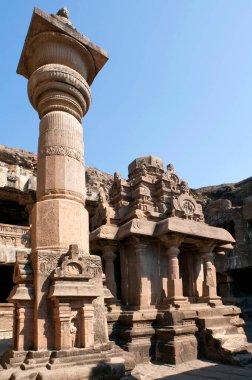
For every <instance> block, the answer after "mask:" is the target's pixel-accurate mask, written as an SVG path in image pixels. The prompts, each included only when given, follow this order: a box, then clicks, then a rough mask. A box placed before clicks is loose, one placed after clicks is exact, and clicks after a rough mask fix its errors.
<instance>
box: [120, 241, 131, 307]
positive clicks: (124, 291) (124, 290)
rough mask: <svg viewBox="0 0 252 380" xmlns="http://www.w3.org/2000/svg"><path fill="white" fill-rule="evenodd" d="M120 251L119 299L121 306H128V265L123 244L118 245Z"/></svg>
mask: <svg viewBox="0 0 252 380" xmlns="http://www.w3.org/2000/svg"><path fill="white" fill-rule="evenodd" d="M119 251H120V266H121V276H122V278H121V299H122V305H124V306H128V304H129V283H128V280H129V263H128V252H127V249H126V247H125V246H124V245H123V244H120V245H119Z"/></svg>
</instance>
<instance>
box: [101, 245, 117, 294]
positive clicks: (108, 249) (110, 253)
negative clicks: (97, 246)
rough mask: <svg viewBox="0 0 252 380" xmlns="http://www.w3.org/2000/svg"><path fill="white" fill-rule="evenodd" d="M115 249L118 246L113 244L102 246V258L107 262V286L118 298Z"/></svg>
mask: <svg viewBox="0 0 252 380" xmlns="http://www.w3.org/2000/svg"><path fill="white" fill-rule="evenodd" d="M115 249H116V245H112V244H108V245H104V246H102V258H103V259H104V262H105V275H106V285H107V287H108V289H109V290H110V291H111V293H112V295H113V296H114V297H115V298H116V295H117V288H116V282H115V268H114V260H115V258H116V254H115Z"/></svg>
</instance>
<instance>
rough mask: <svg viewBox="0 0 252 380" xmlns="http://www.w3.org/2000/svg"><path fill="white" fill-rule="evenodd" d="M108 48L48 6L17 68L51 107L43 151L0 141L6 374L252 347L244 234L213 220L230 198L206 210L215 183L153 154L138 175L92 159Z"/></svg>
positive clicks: (82, 370)
mask: <svg viewBox="0 0 252 380" xmlns="http://www.w3.org/2000/svg"><path fill="white" fill-rule="evenodd" d="M107 60H108V54H107V52H106V51H105V50H103V49H102V48H100V47H98V46H97V45H95V44H93V43H91V42H90V41H89V40H88V39H87V38H86V37H84V36H83V35H81V34H80V33H79V32H78V31H77V30H76V29H75V28H74V26H73V25H72V23H71V21H70V20H69V14H68V11H67V9H66V8H62V9H61V10H60V11H59V12H58V13H57V14H51V15H48V14H46V13H44V12H43V11H41V10H40V9H38V8H35V10H34V13H33V16H32V19H31V24H30V27H29V30H28V33H27V37H26V40H25V43H24V47H23V50H22V53H21V57H20V61H19V64H18V69H17V72H18V74H20V75H22V76H24V77H25V78H26V79H27V81H28V97H29V100H30V102H31V105H32V106H33V107H34V108H35V110H36V111H37V112H38V115H39V118H40V125H39V141H38V154H37V156H35V155H34V154H30V153H28V152H25V151H20V150H13V149H9V148H6V147H0V148H1V149H0V205H1V213H0V214H1V215H0V217H1V220H0V277H1V279H0V282H1V302H2V303H0V343H1V344H0V348H1V347H2V344H3V345H4V344H5V345H4V349H2V356H1V359H0V378H1V379H3V380H5V379H6V380H7V379H17V380H19V379H34V380H35V379H40V380H42V379H43V380H44V379H46V380H49V379H51V380H52V379H76V380H77V379H120V378H123V377H127V376H130V374H131V371H132V370H133V368H134V367H135V365H136V364H137V363H143V362H148V361H150V360H155V361H158V362H160V363H168V364H173V365H176V364H180V363H184V362H188V361H191V360H195V359H197V358H198V357H203V358H207V359H209V360H213V361H217V362H224V363H229V364H236V365H242V364H244V363H245V362H246V361H247V362H249V361H250V360H251V357H252V355H251V353H250V351H251V347H250V344H249V343H248V341H247V337H246V335H245V332H244V329H243V325H244V321H243V319H242V318H241V317H240V313H241V310H240V309H239V308H238V307H237V306H236V305H232V302H223V300H224V301H225V300H226V299H227V298H228V297H229V301H230V297H231V294H228V284H229V283H230V281H228V280H227V277H228V275H227V273H226V272H225V270H223V271H222V277H221V276H220V271H218V270H217V269H218V268H220V267H221V265H222V266H223V265H224V266H225V265H226V264H227V257H228V258H230V257H231V256H232V252H234V247H235V243H236V236H235V234H234V233H233V230H232V228H229V227H230V224H223V225H222V224H220V225H218V223H217V224H216V223H212V222H211V223H207V222H209V220H210V221H213V220H214V216H216V215H219V219H218V218H215V221H216V220H219V221H220V220H221V219H220V218H222V220H224V219H225V218H224V216H223V215H224V214H225V215H227V214H228V212H226V213H224V210H229V214H230V215H233V214H234V208H235V207H233V206H232V204H230V203H231V201H230V200H227V199H226V200H225V199H222V200H216V199H215V200H213V202H212V203H211V205H210V207H209V208H208V211H207V212H205V216H204V213H203V208H202V205H203V206H204V202H202V201H201V202H200V198H201V200H202V198H204V197H206V193H204V194H203V190H202V191H201V193H200V192H198V193H197V192H195V191H191V190H190V188H189V187H188V184H187V182H185V181H184V180H182V179H181V178H180V177H179V175H178V174H177V173H176V171H175V169H174V167H173V165H172V164H168V165H167V166H164V163H163V161H162V160H161V159H160V158H157V157H154V156H143V157H138V158H136V159H135V160H134V161H133V162H131V163H130V165H129V167H128V178H127V179H123V178H121V176H120V174H119V173H117V172H115V174H114V177H112V176H109V175H105V174H104V173H102V172H99V171H98V170H95V169H90V168H89V169H86V168H85V166H84V142H83V128H82V118H83V117H84V116H85V114H86V113H87V112H88V110H89V107H90V103H91V92H90V86H91V84H92V82H93V80H94V79H95V77H96V75H97V74H98V72H99V71H101V70H102V68H103V66H104V65H105V64H106V62H107ZM85 179H86V181H85ZM85 182H86V183H85ZM218 202H219V203H218ZM246 202H247V204H250V205H252V201H251V199H247V200H246ZM249 202H250V203H249ZM225 207H226V208H225ZM237 207H238V206H237ZM216 210H218V212H217V211H216ZM231 210H232V212H233V214H232V213H231ZM204 211H205V210H204ZM251 211H252V207H249V206H247V207H246V212H247V214H246V215H247V220H250V219H251V220H252V212H251ZM221 212H222V214H221ZM237 212H238V211H237V210H236V213H237ZM229 214H228V215H229ZM211 218H212V219H211ZM243 218H246V216H243ZM243 220H245V219H243ZM223 227H224V228H223ZM247 228H248V229H249V226H248V227H247ZM244 231H245V229H244ZM246 231H247V230H246ZM240 232H241V230H240ZM237 239H238V241H239V236H237ZM221 263H222V264H221ZM225 268H226V269H227V265H226V267H225ZM217 272H218V273H217ZM225 276H226V277H225ZM220 278H222V282H221V281H219V279H220ZM224 278H226V280H223V279H224ZM217 280H218V284H217ZM217 285H218V286H217ZM222 296H224V298H222ZM225 297H226V298H225ZM7 301H8V302H7ZM6 342H7V343H9V345H6Z"/></svg>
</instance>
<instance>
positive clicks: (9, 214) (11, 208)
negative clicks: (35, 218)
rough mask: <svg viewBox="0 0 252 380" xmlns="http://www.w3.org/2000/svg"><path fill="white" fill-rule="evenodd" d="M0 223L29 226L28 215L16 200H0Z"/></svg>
mask: <svg viewBox="0 0 252 380" xmlns="http://www.w3.org/2000/svg"><path fill="white" fill-rule="evenodd" d="M0 223H4V224H14V225H16V226H29V215H28V212H27V211H26V210H25V206H22V205H19V204H18V203H17V202H12V201H3V200H0Z"/></svg>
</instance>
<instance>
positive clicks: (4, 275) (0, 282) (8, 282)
mask: <svg viewBox="0 0 252 380" xmlns="http://www.w3.org/2000/svg"><path fill="white" fill-rule="evenodd" d="M13 271H14V267H13V266H11V265H0V289H1V291H0V303H7V298H8V296H9V294H10V292H11V290H12V288H13V286H14V284H13Z"/></svg>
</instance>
